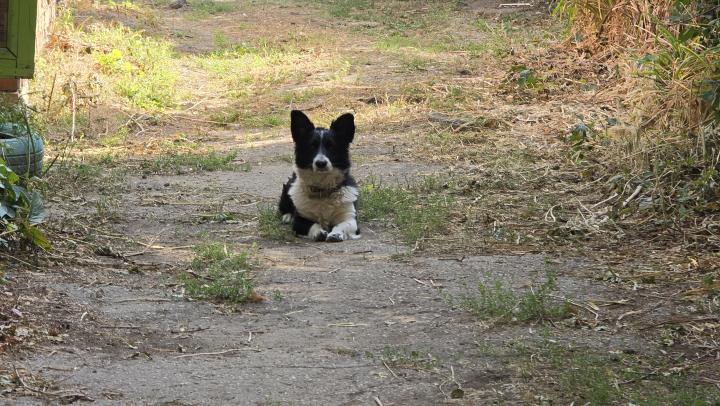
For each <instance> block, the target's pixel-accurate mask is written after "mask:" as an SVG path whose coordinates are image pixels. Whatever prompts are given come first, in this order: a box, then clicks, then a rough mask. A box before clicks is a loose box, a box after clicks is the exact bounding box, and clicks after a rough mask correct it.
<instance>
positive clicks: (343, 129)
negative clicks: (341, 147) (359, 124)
mask: <svg viewBox="0 0 720 406" xmlns="http://www.w3.org/2000/svg"><path fill="white" fill-rule="evenodd" d="M330 129H331V130H332V131H333V132H334V133H335V136H337V137H339V138H340V139H343V140H345V141H347V143H348V144H350V143H351V142H352V141H353V138H355V117H354V116H353V115H352V114H350V113H346V114H343V115H342V116H340V117H338V118H336V119H335V121H333V122H332V124H330Z"/></svg>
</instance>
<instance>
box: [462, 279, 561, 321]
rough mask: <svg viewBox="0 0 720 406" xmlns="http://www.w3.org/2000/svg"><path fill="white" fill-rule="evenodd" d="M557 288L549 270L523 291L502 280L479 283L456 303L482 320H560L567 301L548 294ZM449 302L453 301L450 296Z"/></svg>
mask: <svg viewBox="0 0 720 406" xmlns="http://www.w3.org/2000/svg"><path fill="white" fill-rule="evenodd" d="M556 289H557V284H556V277H555V275H553V274H552V273H550V272H548V274H547V280H546V281H545V282H543V283H541V284H540V285H538V286H535V287H532V288H530V289H528V290H527V291H524V292H522V293H516V292H515V291H513V290H512V289H510V288H507V287H505V286H504V285H503V284H502V282H500V281H496V282H495V283H491V284H489V283H485V282H481V283H479V284H478V286H477V290H476V291H474V292H473V293H472V294H465V295H464V296H462V297H460V298H459V300H457V305H459V307H460V308H462V309H465V310H467V311H469V312H471V313H472V314H474V315H475V316H477V317H478V318H480V319H482V320H494V321H495V322H504V323H511V322H526V321H543V320H561V319H564V318H567V317H569V316H570V314H571V312H570V310H571V309H570V306H569V304H568V303H567V302H563V301H561V300H557V299H554V298H553V297H551V294H552V292H553V291H555V290H556ZM449 301H450V302H451V303H454V302H456V301H455V300H453V299H452V298H449Z"/></svg>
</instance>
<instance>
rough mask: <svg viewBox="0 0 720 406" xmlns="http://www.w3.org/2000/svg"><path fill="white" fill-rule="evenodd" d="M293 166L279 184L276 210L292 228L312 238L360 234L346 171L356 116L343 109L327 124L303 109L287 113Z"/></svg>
mask: <svg viewBox="0 0 720 406" xmlns="http://www.w3.org/2000/svg"><path fill="white" fill-rule="evenodd" d="M290 132H291V133H292V138H293V142H294V143H295V170H294V172H293V174H292V176H291V177H290V179H289V180H288V181H287V183H285V184H284V185H283V189H282V194H281V196H280V203H279V207H278V208H279V212H280V215H281V216H282V221H283V222H284V223H286V224H290V223H292V229H293V232H294V233H295V234H296V235H298V236H301V237H305V238H309V239H312V240H315V241H327V242H340V241H345V240H348V239H357V238H360V229H359V228H358V225H357V201H358V197H359V194H360V191H359V189H358V185H357V183H356V182H355V179H353V177H352V176H350V144H351V143H352V142H353V139H354V138H355V117H354V116H353V115H352V114H350V113H347V114H343V115H341V116H340V117H338V118H337V119H335V120H334V121H333V122H332V124H330V128H329V129H327V128H322V127H317V128H316V127H315V125H314V124H313V123H312V121H310V119H309V118H308V117H307V116H306V115H305V114H304V113H303V112H301V111H298V110H293V111H292V112H291V113H290Z"/></svg>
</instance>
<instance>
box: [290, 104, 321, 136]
mask: <svg viewBox="0 0 720 406" xmlns="http://www.w3.org/2000/svg"><path fill="white" fill-rule="evenodd" d="M313 130H315V125H314V124H313V123H312V121H310V119H309V118H308V116H306V115H305V113H303V112H302V111H300V110H293V111H292V112H291V113H290V132H291V133H292V137H293V141H295V142H298V141H300V140H303V139H307V138H308V137H310V135H311V134H312V132H313Z"/></svg>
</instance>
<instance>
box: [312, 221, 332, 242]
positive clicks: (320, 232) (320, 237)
mask: <svg viewBox="0 0 720 406" xmlns="http://www.w3.org/2000/svg"><path fill="white" fill-rule="evenodd" d="M327 235H328V233H327V231H325V230H324V229H323V228H322V227H321V226H320V225H319V224H317V223H316V224H313V225H312V227H310V231H309V232H308V238H310V239H311V240H315V241H325V240H326V239H327Z"/></svg>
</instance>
